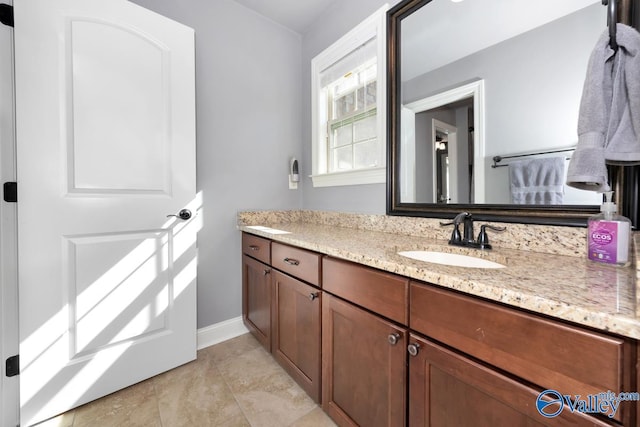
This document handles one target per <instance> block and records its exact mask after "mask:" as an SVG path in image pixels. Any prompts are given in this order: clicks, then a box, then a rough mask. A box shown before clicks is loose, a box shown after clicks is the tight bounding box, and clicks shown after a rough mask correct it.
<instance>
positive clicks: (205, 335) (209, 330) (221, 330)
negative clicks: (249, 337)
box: [197, 316, 249, 350]
mask: <svg viewBox="0 0 640 427" xmlns="http://www.w3.org/2000/svg"><path fill="white" fill-rule="evenodd" d="M247 332H249V330H248V329H247V328H246V327H245V326H244V323H242V316H238V317H236V318H233V319H229V320H225V321H223V322H219V323H216V324H214V325H211V326H207V327H204V328H201V329H198V335H197V338H198V350H200V349H203V348H205V347H209V346H210V345H214V344H218V343H221V342H223V341H226V340H230V339H231V338H235V337H237V336H240V335H242V334H246V333H247Z"/></svg>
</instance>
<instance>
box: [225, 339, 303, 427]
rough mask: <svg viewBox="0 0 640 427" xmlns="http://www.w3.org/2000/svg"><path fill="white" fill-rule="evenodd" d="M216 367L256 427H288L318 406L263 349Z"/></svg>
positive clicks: (226, 361) (257, 349) (260, 348)
mask: <svg viewBox="0 0 640 427" xmlns="http://www.w3.org/2000/svg"><path fill="white" fill-rule="evenodd" d="M217 366H218V369H219V370H220V372H221V373H222V375H223V377H224V379H225V380H226V382H227V384H229V388H230V389H231V391H232V392H233V394H234V395H235V397H236V400H237V401H238V403H239V404H240V407H241V408H242V412H243V413H244V415H245V416H246V417H247V420H249V422H250V423H251V425H252V426H253V427H260V426H267V427H272V426H286V425H289V424H291V423H292V422H293V421H295V420H297V419H298V418H300V417H302V416H304V415H306V414H307V413H309V412H310V411H311V410H312V409H313V408H315V407H316V404H315V403H314V402H313V400H311V398H310V397H309V396H307V394H306V393H305V392H304V391H303V390H302V389H301V388H300V387H299V386H298V385H297V384H296V383H295V382H294V381H293V380H292V379H291V377H290V376H289V375H287V373H286V372H285V371H284V370H283V369H282V368H281V367H280V366H279V365H278V364H277V363H276V362H275V361H274V360H273V358H272V357H271V355H269V354H268V353H267V352H266V351H265V350H264V349H263V348H262V347H259V348H256V349H255V350H251V351H249V352H246V353H243V354H241V355H240V356H238V357H235V358H233V359H227V360H225V361H223V362H221V363H220V364H218V365H217Z"/></svg>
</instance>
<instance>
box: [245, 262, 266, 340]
mask: <svg viewBox="0 0 640 427" xmlns="http://www.w3.org/2000/svg"><path fill="white" fill-rule="evenodd" d="M242 317H243V320H244V324H245V325H246V327H247V328H248V329H249V331H251V333H252V334H253V335H254V336H255V337H256V339H257V340H258V341H259V342H260V343H261V344H262V345H263V346H264V348H265V349H267V351H271V267H269V266H268V265H266V264H263V263H261V262H259V261H256V260H255V259H253V258H251V257H248V256H246V255H243V256H242Z"/></svg>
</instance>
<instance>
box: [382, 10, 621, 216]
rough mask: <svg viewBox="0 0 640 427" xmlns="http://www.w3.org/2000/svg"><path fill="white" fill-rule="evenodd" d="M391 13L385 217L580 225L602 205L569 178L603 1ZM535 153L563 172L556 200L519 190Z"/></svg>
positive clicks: (602, 23)
mask: <svg viewBox="0 0 640 427" xmlns="http://www.w3.org/2000/svg"><path fill="white" fill-rule="evenodd" d="M622 3H623V4H622V6H621V8H624V7H629V5H630V0H629V1H627V0H624V1H623V2H622ZM625 5H626V6H625ZM387 18H388V21H387V25H388V28H387V31H388V51H387V55H388V62H387V66H388V69H387V73H388V85H387V88H388V117H389V120H388V179H387V213H388V214H390V215H408V216H425V217H436V218H451V217H453V216H454V215H455V214H457V213H460V212H462V211H468V212H471V213H473V214H474V216H475V217H476V218H477V219H480V220H489V221H501V222H521V223H539V224H556V225H584V224H586V219H587V218H588V217H589V216H591V215H593V214H594V213H597V212H599V205H600V201H601V197H602V196H601V195H600V194H597V193H594V192H589V191H583V190H577V189H574V188H571V187H567V186H565V185H564V182H565V181H566V179H565V177H566V169H567V165H568V160H569V158H570V157H571V154H572V152H573V149H574V148H575V146H576V144H577V141H578V135H577V120H578V110H579V105H580V98H581V95H582V88H583V84H584V78H585V74H586V69H587V63H588V60H589V56H590V54H591V52H592V50H593V48H594V46H595V44H596V41H597V40H598V38H599V37H600V35H601V34H602V33H603V32H604V31H605V30H606V28H607V9H606V8H605V7H603V6H602V2H601V0H563V1H562V2H558V1H557V0H535V1H532V0H510V1H509V2H504V1H501V0H473V1H472V0H466V1H460V0H458V1H454V0H405V1H402V2H400V3H399V4H398V5H396V6H395V7H394V8H392V9H391V10H390V11H389V12H388V15H387ZM534 159H535V162H537V163H540V164H544V163H549V164H554V165H555V166H554V167H556V168H557V170H555V171H554V178H553V180H555V182H551V183H550V182H544V183H542V184H545V185H547V184H553V185H554V186H556V187H557V186H558V185H559V187H560V188H558V189H557V190H558V191H557V192H556V193H554V195H553V197H550V198H546V197H545V198H541V199H540V200H535V201H531V200H527V199H523V198H522V197H519V195H518V194H516V193H517V191H518V184H517V182H516V180H517V179H519V177H520V176H521V175H519V174H522V170H523V168H525V169H524V170H525V171H526V168H527V167H529V164H530V163H531V161H532V160H534ZM527 162H529V163H527ZM525 174H526V172H525ZM562 174H564V176H563V175H562ZM554 188H555V187H554Z"/></svg>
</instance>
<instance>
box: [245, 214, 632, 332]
mask: <svg viewBox="0 0 640 427" xmlns="http://www.w3.org/2000/svg"><path fill="white" fill-rule="evenodd" d="M254 224H255V223H254ZM259 225H264V226H268V227H271V228H273V229H276V230H282V231H285V232H288V233H287V234H277V233H276V234H274V233H271V232H269V231H268V230H267V231H265V230H260V229H255V228H252V227H250V226H249V225H248V224H247V223H246V222H244V223H243V222H242V221H240V222H239V226H238V228H239V229H240V230H242V231H246V232H249V233H251V234H255V235H259V236H262V237H266V238H269V239H272V240H274V241H277V242H281V243H285V244H291V245H294V246H298V247H301V248H305V249H309V250H312V251H315V252H319V253H322V254H326V255H330V256H333V257H336V258H340V259H345V260H349V261H353V262H356V263H359V264H363V265H366V266H370V267H374V268H378V269H381V270H385V271H388V272H391V273H395V274H399V275H402V276H405V277H409V278H412V279H417V280H420V281H424V282H428V283H432V284H435V285H439V286H442V287H445V288H450V289H455V290H458V291H461V292H464V293H467V294H470V295H474V296H478V297H483V298H486V299H489V300H494V301H498V302H501V303H505V304H508V305H511V306H514V307H519V308H522V309H526V310H530V311H532V312H536V313H540V314H544V315H548V316H551V317H555V318H558V319H562V320H567V321H570V322H574V323H577V324H581V325H585V326H589V327H593V328H596V329H600V330H603V331H607V332H611V333H615V334H619V335H623V336H626V337H630V338H634V339H640V317H639V316H638V308H639V301H638V299H637V294H638V293H637V292H636V280H635V279H636V270H635V269H634V268H631V267H626V268H619V267H614V266H609V265H605V264H598V263H593V262H590V261H589V260H587V259H586V256H582V257H579V256H568V255H559V254H548V253H539V252H532V251H527V250H518V249H504V248H500V247H496V245H495V244H494V248H493V249H492V250H490V251H480V250H474V249H467V248H458V247H454V246H450V245H448V244H447V242H446V240H443V239H433V238H426V237H424V236H411V235H404V234H398V233H389V232H382V231H374V230H367V229H358V228H350V227H339V226H335V225H331V224H319V223H311V222H300V221H298V222H281V223H268V224H265V223H261V224H259ZM639 243H640V242H639ZM636 247H637V245H636ZM407 250H435V251H440V252H452V253H460V254H469V255H473V256H479V257H483V258H487V259H489V260H491V261H495V262H498V263H501V264H504V265H506V268H501V269H480V268H466V267H452V266H447V265H439V264H434V263H428V262H423V261H416V260H412V259H410V258H407V257H403V256H400V255H398V254H397V252H398V251H407Z"/></svg>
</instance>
